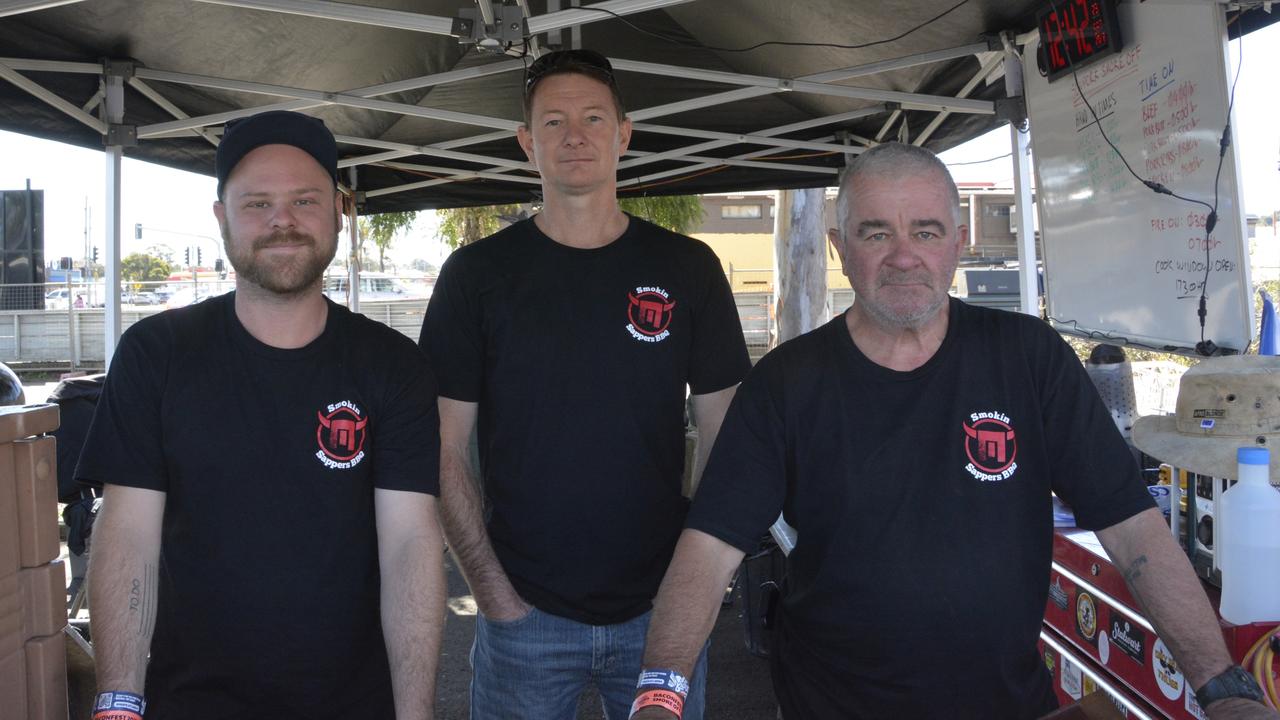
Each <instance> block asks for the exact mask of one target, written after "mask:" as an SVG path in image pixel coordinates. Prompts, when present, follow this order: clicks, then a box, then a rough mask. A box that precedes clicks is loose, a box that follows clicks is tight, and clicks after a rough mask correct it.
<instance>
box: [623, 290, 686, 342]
mask: <svg viewBox="0 0 1280 720" xmlns="http://www.w3.org/2000/svg"><path fill="white" fill-rule="evenodd" d="M627 300H628V301H630V304H628V305H627V319H628V320H631V327H632V328H635V329H636V332H639V333H640V334H645V336H649V337H653V336H658V334H662V332H663V331H666V329H667V325H669V324H671V311H672V310H675V307H676V302H675V301H672V300H668V299H667V293H666V292H664V291H663V290H662V288H645V290H644V291H643V292H628V293H627Z"/></svg>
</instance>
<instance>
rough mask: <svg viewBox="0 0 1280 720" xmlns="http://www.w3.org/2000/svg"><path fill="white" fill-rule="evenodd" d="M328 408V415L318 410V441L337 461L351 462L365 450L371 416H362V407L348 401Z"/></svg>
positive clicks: (327, 454) (325, 451)
mask: <svg viewBox="0 0 1280 720" xmlns="http://www.w3.org/2000/svg"><path fill="white" fill-rule="evenodd" d="M328 410H329V414H328V415H326V414H324V412H323V411H316V416H317V417H318V418H319V419H320V424H319V425H317V426H316V442H317V443H319V444H320V450H321V451H322V452H323V453H324V454H325V455H326V456H327V457H329V458H330V459H332V460H334V461H335V462H339V463H346V462H350V461H352V460H354V459H355V458H356V457H358V456H360V454H361V453H362V452H363V450H364V440H365V437H366V436H367V435H368V433H366V432H365V429H366V427H367V426H368V424H369V418H367V417H362V416H361V414H360V409H359V408H357V407H355V406H354V405H353V404H351V403H349V402H346V401H343V402H341V403H338V404H336V405H330V406H329V408H328Z"/></svg>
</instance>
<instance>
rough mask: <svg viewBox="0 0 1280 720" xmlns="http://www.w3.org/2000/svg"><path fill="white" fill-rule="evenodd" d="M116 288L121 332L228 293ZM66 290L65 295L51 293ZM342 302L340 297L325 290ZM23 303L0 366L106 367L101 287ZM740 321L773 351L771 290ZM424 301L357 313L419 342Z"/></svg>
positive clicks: (9, 315) (20, 289) (838, 292)
mask: <svg viewBox="0 0 1280 720" xmlns="http://www.w3.org/2000/svg"><path fill="white" fill-rule="evenodd" d="M124 285H125V286H124V288H123V289H122V291H121V299H122V305H121V314H120V324H121V329H122V330H123V329H126V328H128V327H129V326H130V325H132V324H134V323H136V322H138V321H139V320H141V319H142V318H144V317H147V316H148V315H154V314H156V313H159V312H162V311H164V310H166V309H168V308H170V307H176V306H180V305H186V304H190V303H191V302H194V301H197V300H203V299H205V298H207V297H210V296H213V295H217V294H221V293H224V292H228V291H230V290H232V289H233V288H234V284H233V283H232V282H231V281H218V280H203V279H201V280H198V281H196V282H192V281H190V280H184V281H182V282H174V281H170V282H164V283H125V284H124ZM59 290H64V291H66V292H57V291H59ZM327 294H328V295H329V296H330V297H331V298H333V299H334V300H335V301H336V302H339V303H343V304H345V302H346V300H345V292H343V293H336V292H329V293H327ZM4 297H11V298H19V297H21V298H27V299H28V300H29V301H30V302H29V303H28V304H40V302H39V301H43V305H44V307H42V308H37V309H12V308H5V307H3V306H0V362H6V363H17V364H21V365H23V366H26V367H28V368H32V369H50V370H66V369H96V368H102V367H103V366H104V364H105V363H104V360H103V353H104V346H105V342H104V338H103V328H104V318H103V315H104V312H105V311H104V309H103V307H102V305H103V304H104V300H103V299H104V291H103V288H102V284H101V283H97V284H96V285H95V284H94V283H72V284H70V286H68V284H66V283H57V284H46V285H0V298H4ZM827 298H828V307H830V308H831V313H832V314H833V315H834V314H838V313H840V312H842V311H844V309H845V308H847V307H848V306H849V305H850V304H851V303H852V302H853V291H852V290H849V289H847V288H844V289H835V290H829V291H828V293H827ZM734 300H735V302H736V304H737V307H738V319H739V320H740V321H741V323H742V333H743V336H744V338H745V340H746V343H747V349H748V351H749V353H750V355H751V359H752V361H753V362H754V361H756V360H758V359H760V357H761V356H763V355H764V354H765V353H766V352H768V351H769V350H770V349H772V348H773V346H774V344H775V338H776V337H777V327H776V322H775V319H774V312H773V307H774V297H773V293H770V292H743V293H736V294H735V295H734ZM427 302H428V300H427V299H426V298H408V299H391V300H383V299H366V298H365V297H362V298H361V300H360V312H361V313H362V314H364V315H365V316H367V317H369V318H371V319H373V320H376V321H378V322H381V323H383V324H384V325H386V326H388V327H390V328H392V329H394V330H396V331H397V332H400V333H402V334H403V335H405V336H406V337H409V338H410V339H413V340H415V341H416V340H417V339H418V334H419V332H420V331H421V328H422V318H423V315H424V314H425V313H426V309H427Z"/></svg>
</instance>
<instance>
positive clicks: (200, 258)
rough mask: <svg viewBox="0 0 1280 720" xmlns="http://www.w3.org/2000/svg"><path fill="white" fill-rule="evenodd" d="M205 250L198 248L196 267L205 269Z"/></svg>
mask: <svg viewBox="0 0 1280 720" xmlns="http://www.w3.org/2000/svg"><path fill="white" fill-rule="evenodd" d="M203 250H204V248H196V267H204V252H203Z"/></svg>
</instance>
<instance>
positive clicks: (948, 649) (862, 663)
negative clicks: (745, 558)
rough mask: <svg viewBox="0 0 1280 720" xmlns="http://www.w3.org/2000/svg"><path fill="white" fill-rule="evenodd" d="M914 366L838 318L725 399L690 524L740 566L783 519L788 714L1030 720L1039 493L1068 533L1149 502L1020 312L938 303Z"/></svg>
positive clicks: (1046, 558) (1098, 411) (1060, 348)
mask: <svg viewBox="0 0 1280 720" xmlns="http://www.w3.org/2000/svg"><path fill="white" fill-rule="evenodd" d="M950 307H951V316H950V323H949V326H948V329H947V335H946V338H945V339H944V341H943V343H942V346H941V347H940V348H939V350H938V352H937V353H936V354H935V355H934V357H933V358H931V359H930V360H929V361H928V362H927V363H926V364H925V365H923V366H921V367H920V368H917V369H916V370H913V371H910V372H896V371H893V370H889V369H887V368H884V367H881V366H879V365H876V364H875V363H873V362H871V361H870V360H868V359H867V358H866V356H864V355H863V354H862V353H861V352H860V351H859V350H858V349H857V347H856V346H855V345H854V344H853V341H852V339H851V338H850V337H849V332H848V330H847V328H846V325H845V318H844V317H843V316H840V317H837V318H835V319H834V320H832V321H831V322H830V323H828V324H827V325H825V326H823V327H821V328H819V329H818V330H816V331H814V332H811V333H809V334H807V335H804V336H802V337H799V338H797V339H795V340H792V341H791V342H788V343H785V344H784V345H782V346H781V347H779V348H778V349H776V350H774V351H773V352H772V353H770V354H769V355H768V356H766V357H765V358H764V359H763V360H761V361H760V362H759V363H758V364H757V366H756V368H755V369H754V370H753V371H752V373H751V375H750V376H749V377H748V378H747V380H746V381H745V382H744V383H743V384H742V386H741V387H740V388H739V389H738V393H737V396H736V397H735V399H734V402H733V404H732V405H731V406H730V409H729V412H728V414H727V416H726V418H725V422H724V425H723V427H722V428H721V430H720V435H719V438H718V439H717V441H716V446H715V449H714V450H713V452H712V457H711V460H710V462H709V463H708V467H707V470H706V472H705V473H704V475H703V479H702V484H701V486H700V487H699V489H698V494H697V497H696V498H695V502H694V505H693V509H692V510H691V512H690V515H689V519H688V526H689V527H691V528H696V529H698V530H701V531H703V532H706V533H709V534H711V535H714V536H716V537H718V538H721V539H722V540H724V541H726V542H728V543H731V544H732V545H734V546H736V547H738V548H740V549H742V550H744V551H750V550H753V549H754V548H755V547H756V546H757V543H758V542H759V538H760V536H761V534H762V533H763V532H764V531H765V529H766V528H768V526H769V525H770V524H771V523H772V522H773V521H774V519H776V518H777V516H778V512H779V511H783V512H784V514H785V517H786V520H787V522H788V523H790V524H791V525H792V526H793V527H795V528H796V530H797V532H798V541H797V545H796V547H795V549H794V551H793V552H792V553H791V555H790V556H789V557H788V561H787V570H788V575H787V581H786V587H785V590H784V593H783V601H782V603H781V606H780V608H779V609H780V612H779V613H778V614H779V616H780V617H779V619H780V628H779V630H778V633H777V651H776V652H775V653H774V659H775V662H774V681H775V686H776V688H777V692H778V697H779V701H780V703H781V704H782V709H783V714H784V716H786V717H787V718H815V719H824V718H876V719H878V718H887V717H893V718H932V717H938V716H940V715H945V716H947V717H949V718H983V719H984V720H987V719H993V718H994V719H998V718H1018V719H1021V718H1034V717H1039V716H1040V715H1042V714H1043V713H1044V712H1047V711H1048V710H1050V709H1052V708H1053V707H1054V706H1055V704H1056V703H1055V700H1054V697H1053V692H1052V688H1051V684H1050V678H1049V676H1048V673H1047V672H1046V669H1045V667H1044V664H1043V663H1042V662H1041V661H1040V659H1039V657H1038V655H1037V652H1036V638H1037V634H1038V632H1039V628H1040V625H1041V620H1042V618H1043V616H1044V606H1045V601H1046V597H1047V593H1048V587H1049V564H1050V559H1051V556H1052V533H1053V522H1052V510H1051V501H1050V491H1051V490H1052V491H1054V492H1056V493H1058V495H1060V496H1061V497H1062V498H1063V499H1064V500H1066V501H1067V502H1069V503H1070V504H1071V505H1072V507H1073V508H1074V510H1075V512H1076V518H1077V520H1078V521H1079V524H1080V525H1081V526H1082V527H1086V528H1091V529H1097V528H1103V527H1107V526H1110V525H1112V524H1114V523H1116V522H1119V521H1120V520H1123V519H1125V518H1127V517H1130V516H1132V515H1134V514H1136V513H1137V512H1140V511H1142V510H1144V509H1146V508H1148V507H1151V506H1152V502H1151V498H1150V496H1149V495H1148V494H1147V492H1146V490H1145V488H1144V487H1143V484H1142V482H1141V480H1140V478H1139V475H1138V472H1137V468H1136V467H1135V466H1134V462H1133V458H1132V456H1131V455H1130V453H1129V451H1128V448H1127V447H1126V446H1125V443H1124V441H1123V440H1122V439H1121V437H1120V434H1119V433H1118V431H1117V430H1116V427H1115V424H1114V423H1113V422H1112V420H1111V416H1110V414H1109V413H1108V412H1107V410H1106V409H1105V407H1103V405H1102V403H1101V401H1100V400H1099V398H1098V395H1097V391H1096V390H1095V389H1094V387H1093V385H1092V384H1091V383H1090V382H1089V380H1088V377H1087V376H1086V374H1085V372H1084V369H1083V367H1082V366H1081V364H1080V362H1079V360H1077V359H1076V357H1075V355H1074V354H1073V353H1072V352H1071V350H1070V348H1069V347H1068V346H1067V345H1066V343H1065V342H1063V341H1062V339H1061V338H1060V337H1059V336H1058V335H1057V333H1055V332H1053V330H1052V329H1050V328H1049V327H1048V326H1047V325H1045V324H1044V323H1042V322H1041V321H1039V320H1037V319H1035V318H1031V317H1028V316H1025V315H1016V314H1013V313H1007V312H1000V311H993V310H987V309H982V308H976V307H970V306H968V305H965V304H964V303H961V302H959V301H957V300H952V301H951V306H950Z"/></svg>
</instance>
